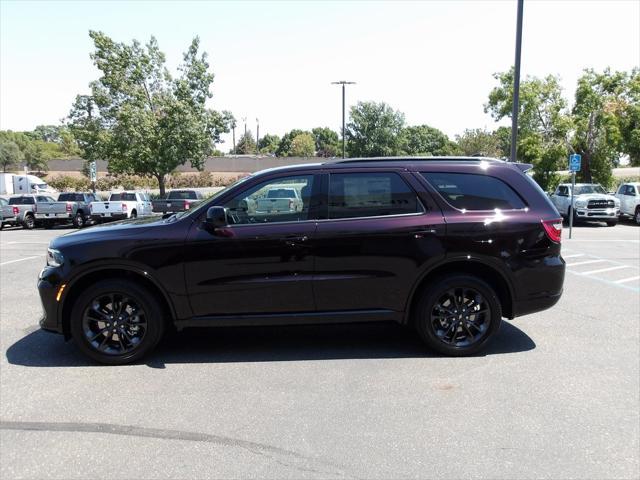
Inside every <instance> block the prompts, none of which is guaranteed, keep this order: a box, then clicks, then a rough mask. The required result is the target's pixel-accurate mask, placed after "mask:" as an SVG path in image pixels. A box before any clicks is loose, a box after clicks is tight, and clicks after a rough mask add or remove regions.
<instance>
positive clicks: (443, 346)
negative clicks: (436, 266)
mask: <svg viewBox="0 0 640 480" xmlns="http://www.w3.org/2000/svg"><path fill="white" fill-rule="evenodd" d="M430 285H433V286H434V288H427V289H425V290H424V291H423V292H422V297H421V298H420V300H419V301H418V303H417V305H416V308H415V310H414V312H413V320H414V324H415V327H416V329H417V330H418V334H419V335H420V337H421V338H422V340H423V341H424V342H425V343H426V344H427V346H428V347H429V348H431V349H432V350H435V351H436V352H439V353H442V354H444V355H451V356H464V355H472V354H474V353H476V352H478V351H480V350H481V349H482V348H484V347H485V346H486V345H487V343H489V341H490V340H491V338H492V337H493V336H494V335H495V334H496V332H497V331H498V329H499V328H500V322H501V321H502V308H501V306H500V301H499V299H498V296H497V295H496V292H495V291H494V290H493V288H491V287H490V286H489V285H488V284H487V283H485V282H484V281H482V280H480V279H479V278H477V277H474V276H471V275H447V276H444V277H441V278H439V279H438V280H437V281H434V282H431V283H430Z"/></svg>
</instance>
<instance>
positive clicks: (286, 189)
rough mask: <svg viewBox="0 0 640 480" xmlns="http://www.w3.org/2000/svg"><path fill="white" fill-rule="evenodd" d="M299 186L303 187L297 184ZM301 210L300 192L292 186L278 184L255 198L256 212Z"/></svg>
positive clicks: (270, 212) (269, 212)
mask: <svg viewBox="0 0 640 480" xmlns="http://www.w3.org/2000/svg"><path fill="white" fill-rule="evenodd" d="M299 188H303V187H301V186H299ZM300 210H302V199H301V192H300V190H299V189H298V188H295V187H294V186H282V185H278V186H276V187H273V188H269V190H267V192H265V194H264V196H263V197H260V198H257V199H256V212H257V213H260V214H273V213H278V212H298V211H300Z"/></svg>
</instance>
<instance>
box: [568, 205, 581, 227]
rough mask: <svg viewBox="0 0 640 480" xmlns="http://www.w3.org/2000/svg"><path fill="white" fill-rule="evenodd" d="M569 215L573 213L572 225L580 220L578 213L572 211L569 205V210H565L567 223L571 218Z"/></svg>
mask: <svg viewBox="0 0 640 480" xmlns="http://www.w3.org/2000/svg"><path fill="white" fill-rule="evenodd" d="M571 215H573V224H574V225H576V224H577V223H579V222H580V219H579V218H578V215H577V214H576V212H574V211H573V209H572V208H571V207H569V210H568V211H567V223H569V219H570V218H571Z"/></svg>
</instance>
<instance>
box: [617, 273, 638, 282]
mask: <svg viewBox="0 0 640 480" xmlns="http://www.w3.org/2000/svg"><path fill="white" fill-rule="evenodd" d="M634 280H640V275H636V276H635V277H628V278H621V279H620V280H616V281H615V282H613V283H627V282H632V281H634Z"/></svg>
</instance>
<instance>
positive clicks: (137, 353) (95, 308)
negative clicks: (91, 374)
mask: <svg viewBox="0 0 640 480" xmlns="http://www.w3.org/2000/svg"><path fill="white" fill-rule="evenodd" d="M164 324H165V319H164V314H163V312H162V309H161V308H160V302H159V301H158V299H157V298H156V297H155V295H153V294H152V293H151V292H149V291H148V290H147V289H146V288H144V287H142V286H140V285H138V284H137V283H135V282H132V281H129V280H103V281H100V282H97V283H95V284H93V285H92V286H91V287H89V288H88V289H86V290H85V291H84V292H82V293H81V294H80V296H79V297H78V299H77V300H76V302H75V305H74V307H73V310H72V312H71V323H70V327H71V335H72V337H73V339H74V340H75V342H76V344H77V345H78V348H79V349H80V350H81V351H82V352H83V353H84V354H85V355H87V356H88V357H90V358H92V359H93V360H95V361H97V362H100V363H105V364H108V365H123V364H126V363H131V362H135V361H136V360H139V359H140V358H142V357H143V356H144V355H146V354H147V353H149V352H150V351H151V350H153V349H154V348H155V346H156V345H157V344H158V342H159V341H160V339H161V338H162V335H163V333H164Z"/></svg>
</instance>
